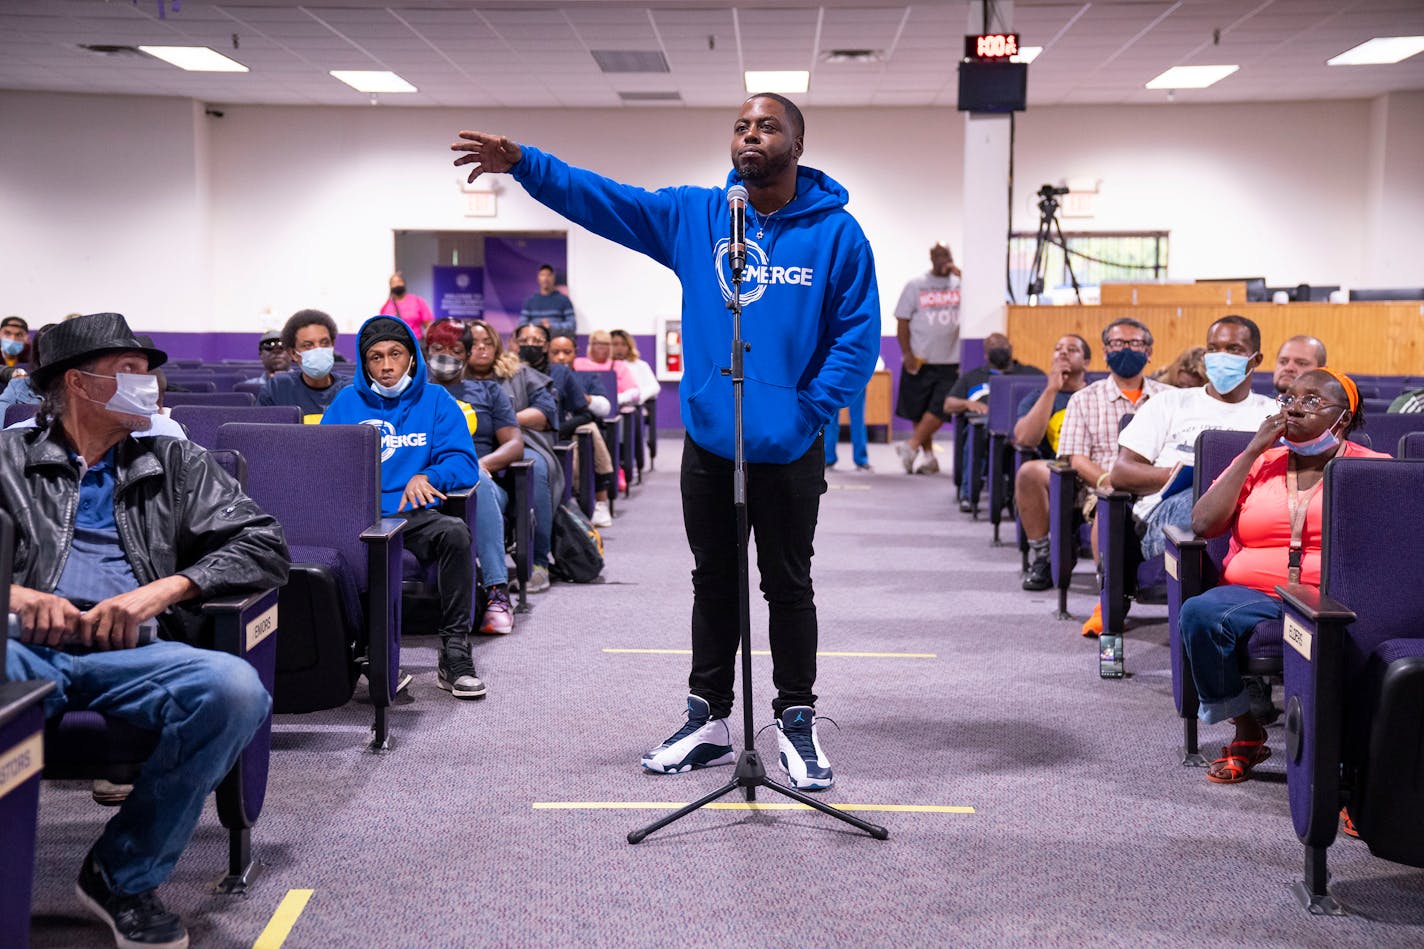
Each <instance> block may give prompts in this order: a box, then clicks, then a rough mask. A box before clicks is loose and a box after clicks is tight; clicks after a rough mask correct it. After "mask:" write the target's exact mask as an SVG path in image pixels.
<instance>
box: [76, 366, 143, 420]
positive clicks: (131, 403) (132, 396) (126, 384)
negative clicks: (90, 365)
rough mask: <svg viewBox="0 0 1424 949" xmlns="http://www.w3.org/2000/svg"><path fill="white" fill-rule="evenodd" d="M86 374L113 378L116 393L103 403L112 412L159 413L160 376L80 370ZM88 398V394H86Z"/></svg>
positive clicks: (91, 400)
mask: <svg viewBox="0 0 1424 949" xmlns="http://www.w3.org/2000/svg"><path fill="white" fill-rule="evenodd" d="M79 371H80V372H83V373H84V374H85V375H86V376H93V377H94V378H96V379H113V380H114V383H115V386H114V394H113V395H112V396H110V397H109V401H107V402H105V403H103V406H104V408H106V409H108V410H109V411H110V412H119V413H121V414H123V415H141V416H151V415H157V414H158V377H157V376H151V375H148V374H147V373H139V372H116V373H114V374H113V375H112V376H105V375H101V374H99V373H97V372H87V371H85V370H83V369H81V370H79ZM85 398H88V396H85ZM89 401H90V402H94V403H96V404H98V403H99V400H98V399H89Z"/></svg>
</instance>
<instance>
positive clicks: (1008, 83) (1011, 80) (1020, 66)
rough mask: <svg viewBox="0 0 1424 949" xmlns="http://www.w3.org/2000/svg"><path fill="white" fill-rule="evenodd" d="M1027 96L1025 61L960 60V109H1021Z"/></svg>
mask: <svg viewBox="0 0 1424 949" xmlns="http://www.w3.org/2000/svg"><path fill="white" fill-rule="evenodd" d="M1027 97H1028V63H1005V62H975V61H973V60H964V61H962V62H961V63H960V64H959V111H960V112H1022V111H1023V110H1024V105H1025V99H1027Z"/></svg>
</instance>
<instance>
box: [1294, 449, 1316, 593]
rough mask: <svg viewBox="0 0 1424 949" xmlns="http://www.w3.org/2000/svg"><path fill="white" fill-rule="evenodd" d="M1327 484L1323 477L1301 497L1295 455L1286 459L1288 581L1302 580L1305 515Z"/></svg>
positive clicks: (1296, 581) (1297, 581)
mask: <svg viewBox="0 0 1424 949" xmlns="http://www.w3.org/2000/svg"><path fill="white" fill-rule="evenodd" d="M1323 484H1325V479H1324V478H1321V479H1320V480H1319V481H1317V482H1316V483H1315V487H1313V488H1311V489H1310V490H1309V491H1308V492H1306V495H1305V498H1304V499H1303V500H1302V499H1301V497H1300V487H1299V480H1298V478H1297V475H1296V470H1295V456H1294V455H1290V456H1289V457H1288V459H1287V461H1286V509H1287V510H1288V511H1289V512H1290V526H1291V536H1290V555H1289V557H1288V559H1287V561H1286V563H1287V567H1286V582H1287V583H1299V582H1300V563H1301V546H1302V544H1301V535H1302V534H1303V533H1304V532H1305V515H1306V513H1307V512H1308V511H1309V510H1310V502H1311V501H1312V500H1314V498H1315V495H1316V494H1318V493H1320V488H1321V486H1322V485H1323Z"/></svg>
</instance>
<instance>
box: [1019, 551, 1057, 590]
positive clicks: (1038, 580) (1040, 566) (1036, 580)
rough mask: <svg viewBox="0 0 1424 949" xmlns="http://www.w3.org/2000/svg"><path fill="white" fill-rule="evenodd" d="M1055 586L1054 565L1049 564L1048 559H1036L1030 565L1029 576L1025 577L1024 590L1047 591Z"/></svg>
mask: <svg viewBox="0 0 1424 949" xmlns="http://www.w3.org/2000/svg"><path fill="white" fill-rule="evenodd" d="M1051 586H1053V565H1052V564H1050V563H1049V561H1048V558H1047V557H1035V558H1033V560H1032V562H1030V563H1029V565H1028V574H1027V575H1026V576H1025V577H1024V581H1023V588H1024V589H1025V590H1047V589H1048V588H1049V587H1051Z"/></svg>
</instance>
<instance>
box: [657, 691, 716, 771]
mask: <svg viewBox="0 0 1424 949" xmlns="http://www.w3.org/2000/svg"><path fill="white" fill-rule="evenodd" d="M734 760H735V756H734V755H733V754H732V735H731V732H729V731H728V730H727V720H726V719H725V718H713V717H712V710H711V708H710V706H708V704H707V701H706V700H705V699H702V698H699V697H698V696H696V695H689V696H688V697H687V723H686V724H684V725H683V726H682V727H681V728H679V729H678V730H677V731H676V732H674V733H673V734H672V736H671V737H669V738H668V740H667V741H665V742H663V743H662V744H661V745H658V747H656V748H654V749H653V750H652V751H650V752H648V753H647V754H645V755H643V762H642V764H643V768H644V770H647V771H652V772H654V773H656V774H681V773H682V772H684V771H691V770H693V769H694V768H715V767H718V766H720V765H726V764H731V763H732V762H733V761H734Z"/></svg>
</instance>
